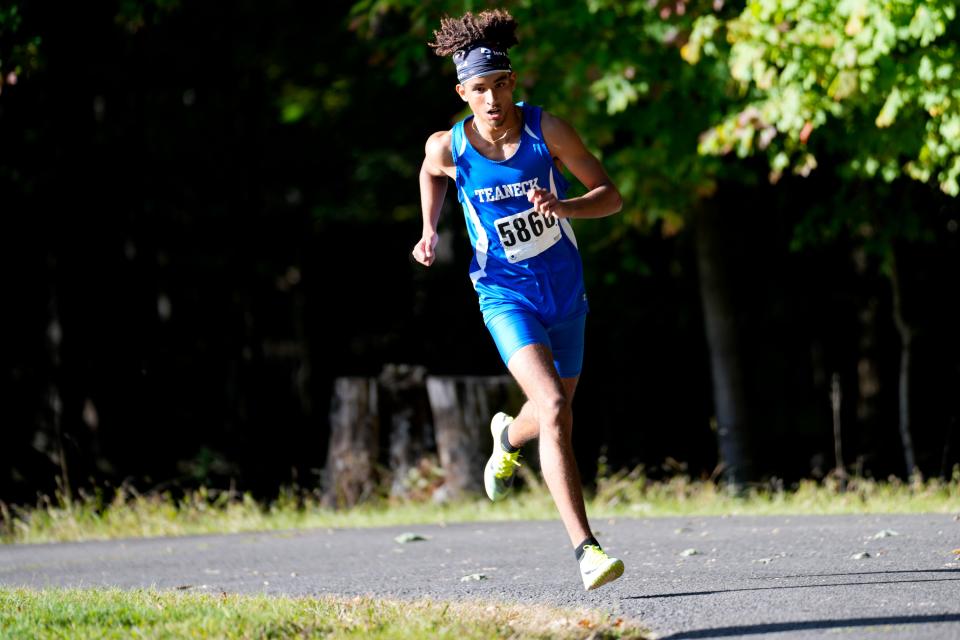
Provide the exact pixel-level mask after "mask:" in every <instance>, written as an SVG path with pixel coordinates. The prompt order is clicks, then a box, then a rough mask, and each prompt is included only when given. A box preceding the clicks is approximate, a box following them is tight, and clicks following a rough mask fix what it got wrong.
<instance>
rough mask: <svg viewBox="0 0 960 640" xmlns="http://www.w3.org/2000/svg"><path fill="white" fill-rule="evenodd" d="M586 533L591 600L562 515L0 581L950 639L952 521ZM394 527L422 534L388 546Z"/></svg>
mask: <svg viewBox="0 0 960 640" xmlns="http://www.w3.org/2000/svg"><path fill="white" fill-rule="evenodd" d="M958 509H960V505H958ZM593 526H594V528H595V529H596V530H598V536H597V537H598V539H599V540H600V541H601V543H602V544H603V545H604V548H605V549H606V550H607V551H608V552H609V553H610V554H611V555H616V556H618V557H620V558H622V559H623V560H624V561H625V563H626V573H625V574H624V576H623V578H621V579H620V580H618V581H617V582H615V583H612V584H611V585H608V586H606V587H603V588H601V589H599V590H597V591H594V592H589V593H587V592H584V591H583V588H582V586H581V584H580V578H579V575H578V572H577V567H576V564H575V561H574V558H573V552H572V550H570V549H569V548H568V545H567V542H566V540H565V535H564V533H563V531H562V528H561V525H560V523H559V521H556V522H504V523H482V524H456V525H448V526H411V527H390V528H380V529H337V530H335V529H321V530H316V529H314V530H307V531H288V532H274V533H256V534H234V535H218V536H193V537H185V538H152V539H129V540H120V541H109V542H86V543H65V544H50V545H12V546H11V545H7V546H0V584H3V585H17V586H32V587H52V586H57V587H92V586H119V587H125V588H132V587H156V588H160V589H170V588H189V589H190V590H193V591H206V592H213V593H219V592H220V591H226V592H230V593H237V592H241V593H267V594H291V595H313V594H325V593H335V594H347V595H357V594H373V595H378V596H388V597H400V598H418V597H429V598H433V599H437V600H450V599H466V598H478V599H485V600H491V599H493V600H506V601H514V602H516V601H520V602H526V601H529V602H541V603H546V604H552V605H560V606H572V607H576V608H581V607H592V608H596V609H600V610H606V611H610V612H612V613H615V614H616V615H620V616H628V617H630V618H633V619H636V620H639V621H640V622H642V623H644V624H646V625H647V626H648V627H649V628H650V629H652V630H653V632H654V633H655V634H656V635H657V636H658V637H659V638H671V639H679V638H764V639H766V638H789V639H791V640H794V639H800V638H822V637H828V638H830V637H848V638H897V639H901V638H903V639H912V638H924V639H926V638H936V639H947V638H950V639H960V556H958V555H956V554H954V553H953V550H955V549H960V520H958V516H952V515H894V516H789V517H786V516H771V517H747V516H733V517H717V518H712V517H709V518H708V517H704V518H649V519H617V520H610V521H607V520H594V521H593ZM404 532H414V533H417V534H420V535H422V536H425V537H426V538H427V539H426V540H423V541H417V542H410V543H406V544H401V543H398V542H397V541H395V537H396V536H398V535H399V534H401V533H404ZM862 554H869V555H868V556H866V555H862ZM474 574H481V575H482V576H484V578H482V579H467V580H464V578H465V577H467V576H472V575H474ZM837 634H844V635H842V636H838V635H837Z"/></svg>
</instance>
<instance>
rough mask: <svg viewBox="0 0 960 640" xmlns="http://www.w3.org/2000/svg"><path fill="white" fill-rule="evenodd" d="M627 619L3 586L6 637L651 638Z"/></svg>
mask: <svg viewBox="0 0 960 640" xmlns="http://www.w3.org/2000/svg"><path fill="white" fill-rule="evenodd" d="M644 633H645V632H644V630H643V629H641V628H640V627H637V626H635V625H634V624H632V623H630V622H627V621H624V620H623V619H620V618H617V619H610V618H609V617H607V616H605V615H604V614H600V613H596V612H591V611H587V610H579V611H576V610H559V609H551V608H547V607H541V606H536V605H523V606H521V605H513V604H498V603H479V602H460V603H442V602H435V601H414V602H400V601H391V600H378V599H373V598H366V597H364V598H342V597H333V596H323V597H317V598H283V597H268V596H241V595H228V594H226V593H221V594H218V595H215V594H194V593H185V592H176V591H173V592H171V591H154V590H137V591H120V590H118V589H106V590H105V589H89V590H84V589H70V590H43V591H35V590H31V589H4V588H0V637H3V638H9V639H11V640H12V639H15V638H16V639H20V638H23V639H24V640H27V639H29V640H44V639H46V638H71V639H72V640H74V639H75V640H83V639H85V638H98V639H100V638H118V639H119V638H123V639H126V638H134V637H135V638H218V639H220V638H223V639H230V638H238V639H239V638H244V639H247V638H325V639H328V638H329V639H333V638H365V639H366V638H369V639H374V640H376V639H378V638H396V639H400V640H402V639H404V638H409V639H411V640H413V639H420V638H440V639H442V638H450V639H455V640H473V639H477V640H480V639H482V640H488V639H490V638H517V639H521V638H531V639H532V638H559V639H566V638H587V637H590V638H597V639H600V638H644V637H645V635H644Z"/></svg>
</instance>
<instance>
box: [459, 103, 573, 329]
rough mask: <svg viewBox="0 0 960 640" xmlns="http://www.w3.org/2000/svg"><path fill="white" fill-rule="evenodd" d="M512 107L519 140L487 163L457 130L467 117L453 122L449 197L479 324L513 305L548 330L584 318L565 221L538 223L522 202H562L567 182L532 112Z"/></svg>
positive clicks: (541, 220) (536, 113)
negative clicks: (543, 195)
mask: <svg viewBox="0 0 960 640" xmlns="http://www.w3.org/2000/svg"><path fill="white" fill-rule="evenodd" d="M518 106H520V107H521V108H522V110H523V116H522V117H523V121H522V127H523V128H522V130H521V132H520V143H519V145H518V147H517V150H516V152H515V153H514V154H513V155H512V156H510V157H509V158H507V159H506V160H500V161H498V160H491V159H489V158H486V157H484V156H482V155H481V154H480V153H479V152H478V151H477V150H476V149H475V148H474V147H473V145H472V144H471V143H470V140H469V139H468V138H467V136H466V134H465V133H464V130H463V127H464V126H465V125H467V124H468V123H469V121H470V119H471V118H472V117H473V116H469V117H467V118H465V119H464V120H461V121H460V122H458V123H457V124H456V125H454V127H453V129H452V130H451V134H452V138H451V151H452V152H453V161H454V164H455V165H456V182H457V198H458V199H459V200H460V203H461V204H462V205H463V214H464V217H465V218H466V224H467V233H468V235H469V236H470V242H471V244H472V245H473V259H472V260H471V262H470V279H471V280H472V281H473V286H474V288H475V289H476V291H477V295H478V296H479V299H480V310H481V312H482V313H483V319H484V322H489V321H490V320H492V319H493V318H495V317H496V316H497V315H499V313H500V312H502V311H506V310H509V309H511V308H516V307H517V306H520V307H522V308H525V309H528V310H530V311H532V312H534V313H535V314H537V315H538V316H539V317H540V319H541V321H543V322H544V323H545V324H547V325H548V326H549V325H552V324H554V323H556V322H559V321H562V320H567V319H570V318H574V317H577V316H579V315H583V314H584V313H586V312H587V309H588V308H587V294H586V291H585V290H584V285H583V266H582V263H581V261H580V252H579V251H578V249H577V239H576V237H575V236H574V234H573V228H572V227H571V226H570V222H569V221H568V220H566V219H560V220H559V221H556V220H547V219H545V218H544V217H543V216H541V215H540V214H538V213H537V212H535V211H534V210H533V207H532V205H531V204H530V201H529V200H527V194H526V192H527V191H528V190H529V189H531V188H533V187H538V188H541V189H549V190H550V191H551V192H553V193H554V195H556V196H557V198H561V199H562V198H563V197H564V196H565V195H566V191H567V181H566V179H565V178H564V177H563V174H561V173H560V171H558V170H557V167H556V165H555V164H554V162H553V158H552V157H551V155H550V150H549V149H548V148H547V145H546V143H545V142H544V138H543V133H542V131H541V129H540V114H541V109H540V107H534V106H531V105H525V104H524V103H522V102H520V103H518Z"/></svg>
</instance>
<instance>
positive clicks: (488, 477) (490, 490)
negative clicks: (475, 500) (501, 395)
mask: <svg viewBox="0 0 960 640" xmlns="http://www.w3.org/2000/svg"><path fill="white" fill-rule="evenodd" d="M511 422H513V418H512V417H511V416H508V415H507V414H505V413H503V412H502V411H501V412H500V413H498V414H497V415H495V416H493V419H492V420H491V421H490V433H491V435H493V453H491V454H490V459H489V460H487V466H486V467H485V468H484V470H483V486H484V488H485V489H486V490H487V497H488V498H490V499H491V500H493V501H494V502H496V501H497V500H502V499H503V498H504V497H506V495H507V494H508V493H510V489H511V488H512V487H513V479H514V477H515V476H514V471H516V468H517V467H519V466H520V463H519V462H517V458H519V457H520V452H519V451H515V452H513V453H509V452H507V451H504V450H503V445H501V444H500V443H501V441H502V440H501V438H502V437H503V430H504V429H506V428H507V427H509V426H510V423H511Z"/></svg>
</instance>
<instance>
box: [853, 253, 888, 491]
mask: <svg viewBox="0 0 960 640" xmlns="http://www.w3.org/2000/svg"><path fill="white" fill-rule="evenodd" d="M853 264H854V268H855V269H856V271H857V275H858V277H859V279H860V282H861V290H863V291H865V293H866V298H865V299H861V300H860V301H859V303H858V305H859V310H858V313H857V319H858V321H859V325H860V326H859V344H858V354H857V424H858V428H859V431H860V433H861V434H866V436H865V437H866V440H867V441H869V440H870V439H871V438H872V437H873V434H875V433H877V432H878V431H879V429H880V421H881V418H880V416H881V411H880V366H879V364H878V360H879V346H878V343H879V340H878V337H877V319H878V316H879V309H880V300H879V297H878V292H877V290H876V283H875V281H874V274H875V268H874V267H873V266H871V264H870V262H869V260H868V257H867V252H866V250H864V248H863V247H858V248H857V249H856V250H855V251H854V252H853ZM856 473H859V471H857V472H856Z"/></svg>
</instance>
